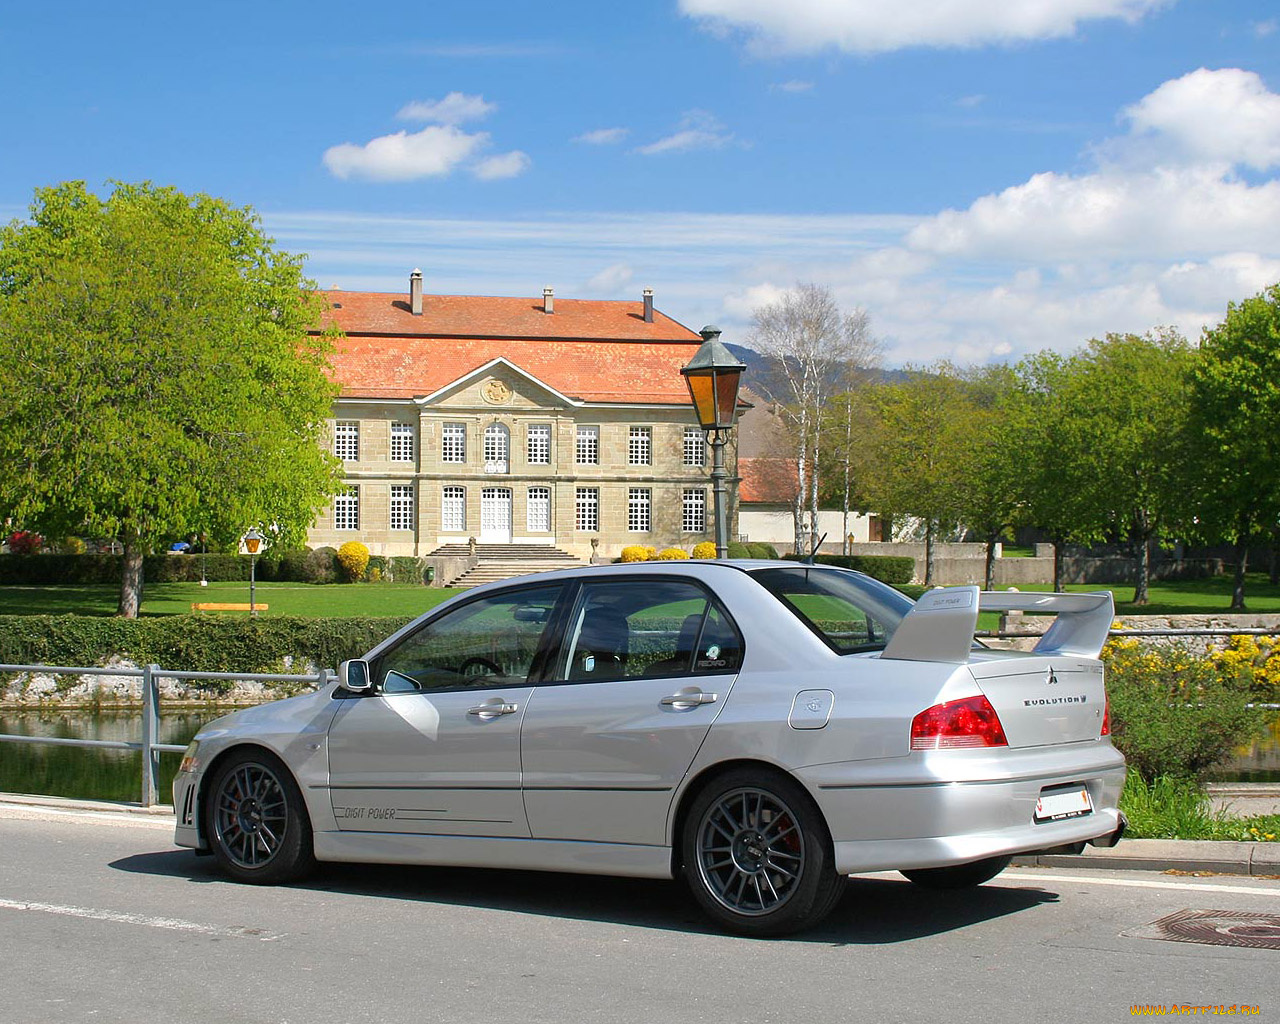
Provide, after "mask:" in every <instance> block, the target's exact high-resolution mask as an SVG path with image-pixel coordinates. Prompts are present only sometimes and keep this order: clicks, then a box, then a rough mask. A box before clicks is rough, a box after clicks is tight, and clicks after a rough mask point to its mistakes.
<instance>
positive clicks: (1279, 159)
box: [1123, 68, 1280, 171]
mask: <svg viewBox="0 0 1280 1024" xmlns="http://www.w3.org/2000/svg"><path fill="white" fill-rule="evenodd" d="M1123 116H1124V118H1125V119H1126V120H1128V121H1129V123H1130V124H1131V125H1132V126H1133V130H1134V134H1135V135H1137V136H1139V137H1141V138H1142V139H1143V140H1144V141H1145V140H1146V139H1147V138H1150V137H1152V136H1156V137H1158V139H1159V140H1161V141H1162V142H1164V143H1167V144H1168V145H1169V146H1171V147H1174V149H1175V154H1174V155H1176V156H1178V157H1181V158H1182V159H1185V160H1188V161H1191V162H1196V163H1203V162H1210V163H1212V162H1216V161H1223V162H1225V163H1228V164H1242V165H1244V166H1246V167H1252V168H1253V169H1255V170H1259V171H1265V170H1267V169H1268V168H1271V167H1276V166H1280V96H1278V95H1276V94H1275V93H1273V92H1268V91H1267V87H1266V85H1264V84H1263V81H1262V79H1261V78H1260V77H1259V76H1258V75H1256V74H1254V73H1253V72H1252V71H1242V70H1240V69H1239V68H1223V69H1221V70H1218V71H1210V70H1208V69H1206V68H1200V69H1199V70H1198V71H1192V72H1191V73H1190V74H1187V75H1183V76H1182V77H1181V78H1175V79H1173V80H1172V81H1169V82H1165V83H1164V84H1163V85H1161V86H1160V88H1158V89H1156V90H1155V92H1153V93H1151V94H1150V95H1148V96H1144V97H1143V98H1142V99H1141V100H1140V101H1138V102H1137V103H1135V104H1134V105H1133V106H1131V107H1128V108H1126V109H1125V111H1124V115H1123ZM1161 155H1164V154H1161Z"/></svg>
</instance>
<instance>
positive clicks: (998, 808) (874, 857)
mask: <svg viewBox="0 0 1280 1024" xmlns="http://www.w3.org/2000/svg"><path fill="white" fill-rule="evenodd" d="M1117 761H1119V763H1116V762H1117ZM831 767H834V766H827V767H826V768H825V769H824V770H823V771H822V772H821V774H820V775H819V774H818V773H811V772H800V773H798V775H799V777H800V778H801V780H802V781H803V782H805V783H806V785H808V787H809V790H810V792H811V793H812V794H813V795H814V797H815V799H816V800H817V801H818V805H819V807H821V809H822V811H823V814H824V816H825V817H826V820H827V825H828V827H829V828H830V830H831V837H832V840H833V842H834V844H835V855H836V867H837V869H838V870H839V871H841V872H842V873H847V874H852V873H855V872H860V871H880V870H884V869H899V868H933V867H948V866H950V865H953V864H965V863H968V862H969V861H974V860H983V859H985V858H987V857H998V856H1006V855H1012V854H1018V853H1028V852H1032V851H1037V850H1044V849H1047V848H1050V847H1062V846H1071V845H1075V844H1081V843H1094V844H1095V845H1100V846H1101V845H1114V843H1115V842H1117V841H1118V840H1119V837H1120V835H1121V834H1122V833H1123V820H1124V819H1123V816H1122V815H1121V813H1120V810H1119V808H1118V807H1117V802H1118V800H1119V798H1120V790H1121V788H1122V786H1123V785H1124V776H1125V770H1124V764H1123V761H1120V760H1119V758H1118V756H1113V757H1110V758H1108V759H1107V760H1106V761H1104V763H1102V764H1099V763H1098V762H1097V761H1094V762H1093V763H1092V764H1088V763H1080V764H1078V765H1077V766H1075V767H1073V768H1072V767H1067V766H1066V765H1056V766H1054V770H1051V771H1047V772H1042V773H1032V772H1027V773H1018V774H1017V775H1016V776H1015V777H1008V776H1006V777H1004V778H998V779H972V778H970V779H966V780H964V781H939V780H937V779H936V778H935V779H933V780H930V781H920V782H914V783H907V782H898V783H896V784H893V783H890V784H885V783H878V784H871V785H867V784H860V783H859V782H856V781H853V780H848V781H844V780H840V779H839V778H838V777H837V776H835V775H833V773H832V772H831V771H830V769H831ZM1066 783H1083V784H1084V785H1085V787H1086V788H1087V789H1088V790H1089V797H1090V801H1091V803H1092V805H1093V812H1092V813H1090V814H1088V815H1085V816H1083V817H1078V818H1067V819H1064V820H1061V821H1051V822H1044V823H1037V822H1035V821H1034V820H1033V817H1034V814H1035V808H1036V801H1037V799H1038V798H1039V796H1040V791H1041V790H1042V789H1044V788H1045V787H1047V786H1057V785H1063V784H1066Z"/></svg>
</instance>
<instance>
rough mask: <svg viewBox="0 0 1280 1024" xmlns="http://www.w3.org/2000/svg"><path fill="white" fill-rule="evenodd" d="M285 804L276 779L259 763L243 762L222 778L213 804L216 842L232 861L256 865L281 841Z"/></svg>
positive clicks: (286, 812)
mask: <svg viewBox="0 0 1280 1024" xmlns="http://www.w3.org/2000/svg"><path fill="white" fill-rule="evenodd" d="M288 821H289V808H288V804H287V802H286V800H285V795H284V788H283V787H282V786H281V785H280V780H279V779H277V778H276V777H275V774H274V773H273V772H271V771H270V770H269V769H267V768H265V767H263V766H262V765H260V764H244V765H241V766H240V767H239V768H236V769H235V770H234V771H232V772H231V774H230V775H228V776H227V777H226V778H225V779H223V781H222V786H221V788H220V789H219V790H218V796H217V803H216V804H215V806H214V827H215V829H216V830H217V833H218V842H219V845H221V847H222V849H223V851H224V852H225V853H226V855H227V857H228V858H230V860H231V862H232V863H233V864H236V865H238V866H239V867H242V868H260V867H262V866H263V865H264V864H266V863H267V862H268V861H270V860H271V858H272V857H274V856H275V855H276V853H278V852H279V850H280V845H281V843H283V842H284V833H285V827H286V825H287V824H288Z"/></svg>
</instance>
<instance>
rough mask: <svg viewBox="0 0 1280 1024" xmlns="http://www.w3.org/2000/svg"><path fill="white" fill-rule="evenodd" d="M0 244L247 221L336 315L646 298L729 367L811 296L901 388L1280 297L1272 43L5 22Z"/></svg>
mask: <svg viewBox="0 0 1280 1024" xmlns="http://www.w3.org/2000/svg"><path fill="white" fill-rule="evenodd" d="M0 87H2V93H0V94H3V95H4V96H5V97H6V102H5V103H4V104H0V140H3V141H2V142H0V146H2V147H3V148H2V150H0V152H3V159H0V217H3V218H5V219H8V218H11V217H20V216H22V215H23V213H24V211H25V209H26V206H27V204H28V203H29V202H30V199H31V194H32V190H33V189H34V188H36V187H38V186H41V185H47V184H53V183H56V182H59V181H63V180H67V179H75V178H81V179H85V180H87V181H88V182H89V183H90V184H91V186H93V187H96V188H102V187H103V186H104V184H105V182H106V181H107V180H108V179H118V180H126V181H133V180H142V179H149V180H151V181H154V182H157V183H161V184H170V185H175V186H177V187H178V188H181V189H184V190H187V191H203V192H208V193H211V194H214V195H220V196H224V197H226V198H228V199H229V200H232V201H234V202H236V203H239V204H245V205H251V206H253V207H254V208H255V209H257V210H258V211H259V213H260V214H261V216H262V218H263V221H264V223H265V225H266V227H267V229H268V231H269V232H270V233H271V234H272V235H273V236H274V237H275V238H276V239H277V242H278V243H279V244H280V245H281V246H282V247H284V248H287V249H290V250H293V251H299V252H306V253H307V254H308V263H307V266H308V272H309V273H310V275H311V276H312V277H313V278H314V279H315V280H316V281H318V282H319V283H320V284H321V285H324V286H329V285H335V284H336V285H338V286H340V287H343V288H353V289H368V290H378V291H399V290H402V289H405V288H406V287H407V278H408V273H409V271H410V270H411V269H412V268H413V267H421V268H422V270H423V275H424V279H425V282H426V289H427V291H429V292H449V293H467V294H503V295H530V296H536V295H540V294H541V291H542V288H543V286H544V285H552V286H553V287H555V289H556V294H557V295H558V296H561V297H593V298H636V299H638V298H639V296H640V292H641V289H642V288H645V287H652V288H654V290H655V293H656V302H657V305H658V307H659V308H660V309H663V310H664V311H665V312H667V313H669V314H671V315H672V316H674V317H676V318H677V319H679V320H681V321H682V322H684V323H686V324H689V325H690V326H692V327H694V328H697V327H698V326H700V325H701V324H703V323H708V322H716V323H719V324H720V326H721V327H723V328H724V329H725V336H726V338H727V339H728V340H730V341H734V342H738V343H749V337H748V332H749V322H750V313H751V309H752V308H753V307H755V306H757V305H759V304H761V303H762V302H767V301H770V300H771V299H773V298H776V297H777V295H778V294H779V293H780V291H781V290H782V289H785V288H787V287H789V286H791V285H793V284H795V283H796V282H799V281H806V282H807V281H814V282H817V283H819V284H824V285H828V286H830V287H831V288H832V289H833V290H834V291H835V293H836V295H837V297H838V298H839V299H840V301H841V303H842V304H844V305H845V306H847V307H853V306H861V307H863V308H865V309H866V310H867V311H868V313H869V314H870V317H871V323H872V329H873V331H874V332H875V334H876V335H877V336H878V337H879V338H880V340H881V342H882V345H883V349H884V357H885V362H886V363H887V364H888V365H902V364H904V363H908V362H913V363H921V362H928V361H932V360H934V359H939V358H949V359H953V360H956V361H960V362H981V361H988V360H993V359H1006V358H1016V357H1017V356H1019V355H1021V354H1022V353H1024V352H1028V351H1034V350H1036V349H1039V348H1044V347H1053V348H1058V349H1062V350H1068V349H1071V348H1074V347H1076V346H1078V345H1080V344H1082V343H1083V342H1084V341H1086V340H1087V339H1088V338H1090V337H1093V336H1097V335H1099V334H1101V333H1104V332H1106V331H1139V332H1141V331H1145V330H1148V329H1151V328H1153V327H1156V326H1158V325H1165V324H1170V325H1174V326H1177V327H1179V328H1181V329H1182V330H1183V331H1185V332H1186V333H1188V334H1189V335H1190V336H1192V337H1195V336H1198V333H1199V330H1200V327H1201V326H1202V325H1204V324H1207V323H1213V322H1216V320H1218V319H1220V317H1221V316H1222V314H1223V312H1224V311H1225V307H1226V304H1227V302H1228V301H1231V300H1233V299H1240V298H1244V297H1246V296H1248V295H1250V294H1253V293H1255V292H1257V291H1258V290H1260V289H1261V288H1263V287H1265V286H1266V285H1268V284H1271V283H1274V282H1276V281H1278V280H1280V9H1278V8H1277V7H1276V6H1275V5H1274V4H1273V3H1272V4H1268V3H1263V2H1256V0H1254V2H1246V0H788V2H787V3H781V2H779V0H654V2H642V3H629V4H628V3H614V4H604V3H600V2H598V0H595V2H576V0H573V2H551V3H547V2H544V3H538V4H534V3H525V2H517V0H505V2H504V0H470V2H467V3H453V4H447V5H446V4H437V3H419V4H396V5H392V4H379V3H366V4H363V5H360V4H351V3H331V2H325V0H311V2H308V3H295V2H292V0H278V2H270V0H268V2H258V3H253V4H250V3H242V2H239V0H226V2H223V3H220V4H215V5H204V6H201V7H192V6H187V5H175V4H171V3H164V4H160V3H148V2H137V3H132V4H126V5H123V6H117V7H114V8H112V7H111V6H110V5H102V4H100V3H92V4H91V3H87V2H81V0H67V2H64V3H62V4H59V5H43V4H40V5H38V4H32V3H26V4H19V3H16V2H10V3H9V4H6V11H5V15H4V17H3V19H0Z"/></svg>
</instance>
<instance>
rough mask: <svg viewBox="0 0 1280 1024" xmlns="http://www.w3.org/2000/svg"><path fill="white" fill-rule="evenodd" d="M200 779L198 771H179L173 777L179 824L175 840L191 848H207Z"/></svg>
mask: <svg viewBox="0 0 1280 1024" xmlns="http://www.w3.org/2000/svg"><path fill="white" fill-rule="evenodd" d="M200 779H201V775H200V773H198V772H179V773H178V774H177V775H175V776H174V777H173V809H174V813H175V814H176V816H177V821H178V823H177V826H176V827H175V828H174V831H173V841H174V843H176V844H177V845H178V846H185V847H187V848H188V849H191V850H207V849H208V848H209V844H208V843H206V842H205V841H204V836H203V835H202V834H201V831H200Z"/></svg>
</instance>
